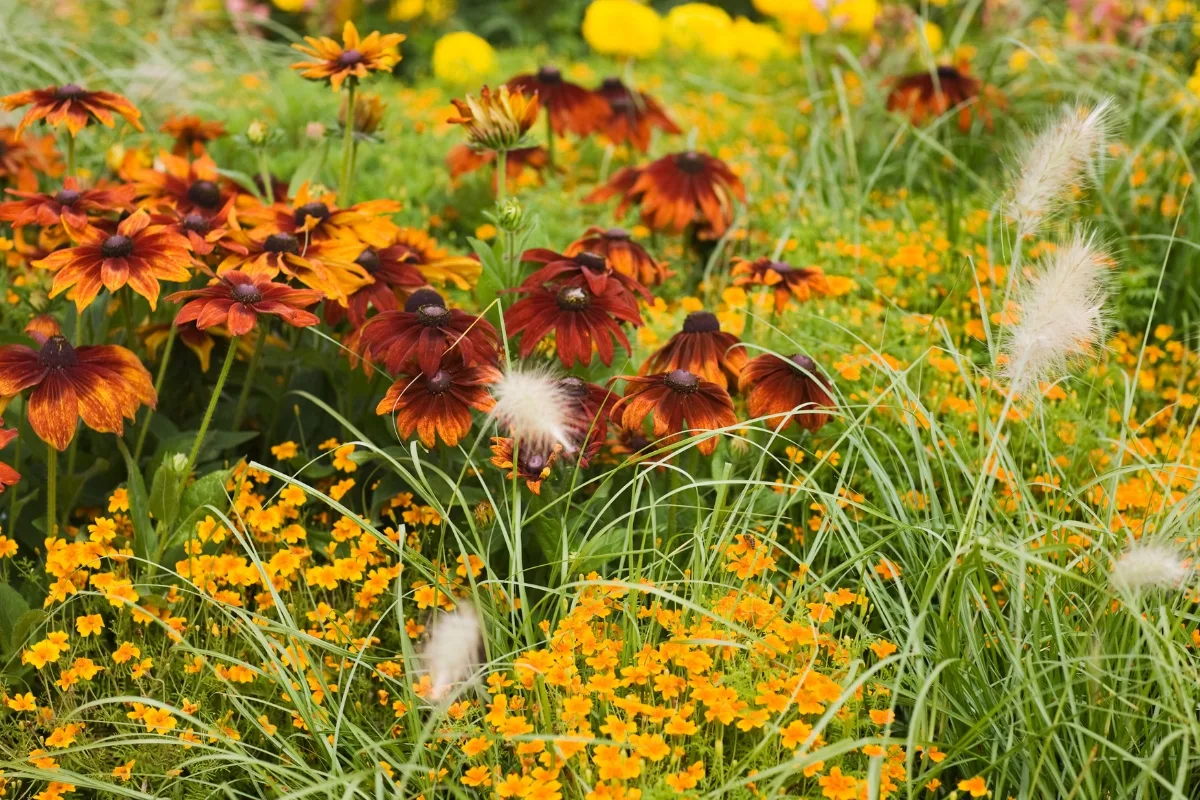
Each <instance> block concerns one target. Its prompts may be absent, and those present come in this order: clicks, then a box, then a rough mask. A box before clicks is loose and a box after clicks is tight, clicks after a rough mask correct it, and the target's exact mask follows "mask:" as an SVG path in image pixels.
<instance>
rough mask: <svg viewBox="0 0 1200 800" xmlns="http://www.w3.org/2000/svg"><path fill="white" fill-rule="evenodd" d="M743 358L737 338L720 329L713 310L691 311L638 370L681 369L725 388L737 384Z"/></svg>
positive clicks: (744, 355) (739, 340)
mask: <svg viewBox="0 0 1200 800" xmlns="http://www.w3.org/2000/svg"><path fill="white" fill-rule="evenodd" d="M746 360H747V355H746V348H745V347H743V346H742V341H741V339H739V338H738V337H736V336H734V335H733V334H732V333H726V332H724V331H722V330H721V323H720V321H719V320H718V319H717V316H716V314H713V313H712V312H710V311H693V312H692V313H690V314H688V315H687V318H686V319H685V320H684V321H683V330H681V331H680V332H679V333H677V334H675V335H674V336H672V337H671V338H670V339H669V340H668V341H667V343H666V344H665V345H663V346H662V347H661V348H659V349H658V350H656V351H655V352H654V353H653V354H652V355H651V356H650V357H649V358H648V359H646V363H645V364H642V368H641V369H640V370H638V374H639V375H648V374H651V373H662V372H670V371H671V370H675V369H684V370H687V371H688V372H691V373H694V374H696V375H699V376H700V377H701V378H703V379H704V380H706V381H711V382H713V383H715V384H717V385H718V386H720V387H721V388H722V389H728V388H729V387H730V386H736V385H737V379H738V376H739V375H740V374H741V372H742V368H743V367H744V366H746Z"/></svg>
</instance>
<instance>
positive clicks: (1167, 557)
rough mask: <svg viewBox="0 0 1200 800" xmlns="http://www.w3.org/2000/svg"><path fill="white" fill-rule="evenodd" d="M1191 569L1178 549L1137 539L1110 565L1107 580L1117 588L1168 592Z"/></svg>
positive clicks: (1177, 585) (1169, 545)
mask: <svg viewBox="0 0 1200 800" xmlns="http://www.w3.org/2000/svg"><path fill="white" fill-rule="evenodd" d="M1191 572H1192V570H1191V567H1190V566H1189V564H1188V562H1187V561H1185V560H1184V557H1183V554H1182V553H1181V552H1180V550H1179V548H1177V547H1175V546H1174V545H1173V544H1171V543H1169V542H1164V541H1147V540H1145V539H1141V540H1138V541H1136V542H1134V543H1133V544H1131V545H1130V546H1129V549H1127V550H1126V551H1125V552H1124V553H1122V554H1121V557H1120V558H1119V559H1117V561H1116V563H1115V564H1113V568H1112V572H1111V573H1109V576H1108V577H1109V581H1110V582H1111V583H1112V585H1113V586H1114V587H1116V588H1117V589H1123V590H1126V591H1131V592H1136V591H1140V590H1142V589H1170V588H1176V587H1179V586H1181V585H1182V584H1183V583H1184V582H1185V581H1186V580H1187V579H1188V577H1189V576H1190V575H1191Z"/></svg>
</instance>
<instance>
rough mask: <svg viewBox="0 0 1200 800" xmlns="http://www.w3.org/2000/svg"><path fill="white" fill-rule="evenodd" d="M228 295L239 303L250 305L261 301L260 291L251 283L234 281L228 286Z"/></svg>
mask: <svg viewBox="0 0 1200 800" xmlns="http://www.w3.org/2000/svg"><path fill="white" fill-rule="evenodd" d="M229 296H230V297H232V298H233V299H234V300H236V301H238V302H239V303H245V304H246V305H252V304H254V303H258V302H261V301H262V299H263V298H262V292H260V291H259V290H258V287H257V286H255V285H254V284H253V283H235V284H233V285H232V286H231V287H230V288H229Z"/></svg>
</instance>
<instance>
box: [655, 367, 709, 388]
mask: <svg viewBox="0 0 1200 800" xmlns="http://www.w3.org/2000/svg"><path fill="white" fill-rule="evenodd" d="M663 382H664V383H666V384H667V386H668V387H670V389H671V390H672V391H675V392H679V393H680V394H691V393H692V392H695V391H696V390H697V389H699V388H700V379H699V378H697V377H696V376H695V375H693V374H692V373H690V372H688V371H687V370H686V369H673V370H671V371H670V372H668V373H667V377H666V378H665V379H664V380H663Z"/></svg>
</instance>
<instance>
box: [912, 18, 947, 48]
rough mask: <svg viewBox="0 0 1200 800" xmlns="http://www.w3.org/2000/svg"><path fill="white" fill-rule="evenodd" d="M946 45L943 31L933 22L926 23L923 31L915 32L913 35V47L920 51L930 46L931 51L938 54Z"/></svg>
mask: <svg viewBox="0 0 1200 800" xmlns="http://www.w3.org/2000/svg"><path fill="white" fill-rule="evenodd" d="M922 40H924V41H922ZM945 43H946V37H945V36H944V35H943V34H942V29H941V28H940V27H939V26H938V25H936V24H935V23H933V22H926V23H925V24H924V25H923V26H922V29H921V30H917V31H913V34H912V46H913V47H914V48H917V49H919V50H924V49H925V45H926V44H928V45H929V51H930V52H931V53H936V52H938V51H939V50H941V49H942V45H943V44H945Z"/></svg>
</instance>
